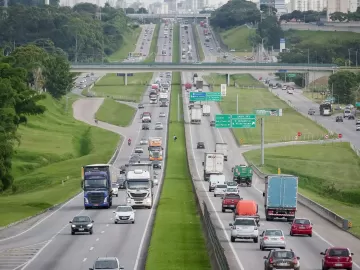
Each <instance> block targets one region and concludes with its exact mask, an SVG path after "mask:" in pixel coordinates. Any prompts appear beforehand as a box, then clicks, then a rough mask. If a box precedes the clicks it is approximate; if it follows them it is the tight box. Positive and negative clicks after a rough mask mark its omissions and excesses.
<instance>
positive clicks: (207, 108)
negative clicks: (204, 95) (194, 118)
mask: <svg viewBox="0 0 360 270" xmlns="http://www.w3.org/2000/svg"><path fill="white" fill-rule="evenodd" d="M202 115H203V116H210V105H203V107H202Z"/></svg>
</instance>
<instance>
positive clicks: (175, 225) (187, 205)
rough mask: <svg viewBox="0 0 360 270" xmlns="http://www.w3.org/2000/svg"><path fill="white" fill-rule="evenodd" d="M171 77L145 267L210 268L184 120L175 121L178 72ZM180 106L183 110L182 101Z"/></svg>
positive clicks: (152, 269) (151, 268)
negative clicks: (163, 168)
mask: <svg viewBox="0 0 360 270" xmlns="http://www.w3.org/2000/svg"><path fill="white" fill-rule="evenodd" d="M173 80H174V81H175V84H173V86H172V90H171V95H172V97H173V98H171V104H170V124H169V132H168V134H170V138H168V151H167V153H168V156H167V164H166V172H165V178H164V182H163V188H162V193H161V197H160V202H159V205H158V207H157V211H156V217H155V224H154V227H153V233H152V236H151V242H150V246H149V251H148V256H147V261H146V267H145V269H146V270H155V269H156V270H165V269H166V270H167V269H197V270H205V269H206V270H210V269H211V266H210V260H209V257H208V253H207V249H206V245H205V239H204V236H203V231H202V228H201V223H200V218H199V216H198V215H197V209H196V202H195V197H194V196H196V195H194V193H193V190H192V184H191V176H190V172H189V168H188V163H187V156H186V146H185V128H184V123H183V122H178V121H177V98H176V97H177V96H178V94H180V93H181V79H180V73H179V72H174V73H173ZM180 96H181V95H180ZM180 110H181V112H180V113H183V112H182V101H181V102H180ZM172 134H177V136H178V139H177V141H176V143H174V142H173V141H172V139H171V137H172ZM159 254H161V256H159Z"/></svg>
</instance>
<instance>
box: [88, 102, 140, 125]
mask: <svg viewBox="0 0 360 270" xmlns="http://www.w3.org/2000/svg"><path fill="white" fill-rule="evenodd" d="M135 113H136V109H135V108H134V107H132V106H130V105H127V104H124V103H120V102H117V101H116V100H113V99H111V98H105V99H104V102H103V104H101V106H100V108H99V110H98V111H97V112H96V114H95V116H96V119H98V120H100V121H102V122H106V123H109V124H112V125H115V126H120V127H127V126H129V125H130V124H131V122H132V120H133V119H134V115H135Z"/></svg>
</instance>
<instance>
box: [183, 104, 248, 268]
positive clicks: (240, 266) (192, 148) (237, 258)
mask: <svg viewBox="0 0 360 270" xmlns="http://www.w3.org/2000/svg"><path fill="white" fill-rule="evenodd" d="M185 98H186V97H184V100H185ZM186 111H187V115H188V119H190V114H189V110H186ZM189 128H190V142H191V144H190V145H193V138H192V128H191V124H190V125H189ZM220 136H221V135H220ZM221 139H222V138H221ZM191 152H192V155H193V158H194V160H196V157H195V153H194V147H191ZM195 169H196V173H197V175H198V178H199V180H200V181H201V184H202V187H203V189H204V191H205V194H206V196H207V197H208V200H209V202H210V204H211V207H212V209H213V210H214V213H215V215H216V218H217V219H218V221H219V223H220V225H221V229H222V231H223V233H224V235H225V238H226V240H227V241H228V243H229V246H230V248H231V251H232V252H233V254H234V256H235V259H236V262H237V264H238V265H239V268H240V269H241V270H245V268H244V266H243V265H242V263H241V261H240V258H239V256H238V255H237V253H236V251H235V248H234V245H233V244H232V243H231V242H230V238H229V236H228V234H227V232H226V229H225V226H224V224H223V223H222V221H221V219H220V216H219V214H218V213H217V211H216V208H215V206H214V204H213V203H212V201H211V199H210V196H209V193H208V192H207V190H206V187H205V184H204V181H202V180H201V178H200V173H199V169H198V166H197V164H196V161H195Z"/></svg>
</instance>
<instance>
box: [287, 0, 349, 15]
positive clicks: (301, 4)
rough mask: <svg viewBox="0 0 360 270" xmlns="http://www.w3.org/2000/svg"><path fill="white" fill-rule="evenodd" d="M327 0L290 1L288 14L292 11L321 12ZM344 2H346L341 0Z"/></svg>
mask: <svg viewBox="0 0 360 270" xmlns="http://www.w3.org/2000/svg"><path fill="white" fill-rule="evenodd" d="M327 1H328V0H291V1H290V12H292V11H294V10H300V11H308V10H314V11H323V10H324V8H326V7H327ZM343 1H346V0H343Z"/></svg>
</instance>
